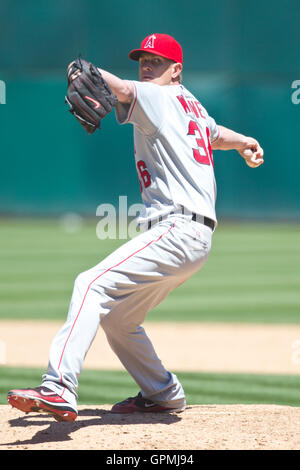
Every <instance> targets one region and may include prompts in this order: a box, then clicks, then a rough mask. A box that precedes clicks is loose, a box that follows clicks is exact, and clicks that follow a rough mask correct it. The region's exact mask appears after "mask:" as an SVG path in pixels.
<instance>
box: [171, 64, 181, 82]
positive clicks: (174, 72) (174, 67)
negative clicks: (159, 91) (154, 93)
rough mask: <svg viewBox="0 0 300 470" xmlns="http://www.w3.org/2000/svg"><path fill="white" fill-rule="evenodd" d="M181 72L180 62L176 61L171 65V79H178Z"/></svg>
mask: <svg viewBox="0 0 300 470" xmlns="http://www.w3.org/2000/svg"><path fill="white" fill-rule="evenodd" d="M181 72H182V64H181V63H180V62H176V63H175V64H173V65H172V79H173V80H174V81H178V80H179V78H180V75H181Z"/></svg>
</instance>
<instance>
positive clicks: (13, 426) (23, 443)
mask: <svg viewBox="0 0 300 470" xmlns="http://www.w3.org/2000/svg"><path fill="white" fill-rule="evenodd" d="M110 407H111V406H110V405H99V406H80V407H79V416H78V418H77V420H76V421H74V422H73V423H58V422H56V421H55V420H53V418H51V417H49V416H47V415H43V414H35V413H30V414H28V415H25V414H24V413H22V412H20V411H18V410H16V409H12V408H11V407H10V406H1V407H0V443H1V444H0V450H7V449H13V450H24V449H28V450H41V449H44V450H51V449H52V450H74V449H79V450H128V449H129V450H174V449H176V450H188V449H194V450H202V449H208V450H214V449H217V450H223V449H224V450H225V449H241V450H246V449H251V450H253V449H259V450H270V449H287V450H291V449H297V450H300V439H299V436H300V408H293V407H288V406H275V405H226V406H224V405H197V406H189V407H188V408H187V410H186V411H185V412H184V413H180V414H175V413H170V414H159V413H157V414H142V413H135V414H133V415H123V416H122V415H113V414H111V413H110V412H109V410H110Z"/></svg>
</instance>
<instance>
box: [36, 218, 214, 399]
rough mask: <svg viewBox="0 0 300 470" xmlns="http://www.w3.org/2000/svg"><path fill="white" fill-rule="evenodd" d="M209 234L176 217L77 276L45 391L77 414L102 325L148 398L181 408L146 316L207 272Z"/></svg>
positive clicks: (196, 224) (179, 394) (177, 390)
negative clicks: (148, 331) (147, 328)
mask: <svg viewBox="0 0 300 470" xmlns="http://www.w3.org/2000/svg"><path fill="white" fill-rule="evenodd" d="M212 234H213V232H212V230H211V229H210V228H209V227H207V226H205V225H203V224H202V223H200V222H195V221H192V220H191V216H189V215H183V214H180V215H178V214H177V215H176V214H172V215H170V216H168V217H167V218H166V219H164V220H163V221H162V222H159V223H157V224H156V225H154V226H153V228H151V229H150V230H148V231H145V232H142V233H140V234H139V235H137V236H136V237H135V238H133V239H131V240H129V241H128V242H126V243H125V244H124V245H122V246H121V247H120V248H118V249H117V250H116V251H114V252H113V253H112V254H111V255H109V256H108V257H107V258H105V259H104V260H103V261H101V262H100V263H99V264H97V265H96V266H95V267H93V268H91V269H89V270H87V271H85V272H83V273H81V274H79V275H78V276H77V278H76V280H75V284H74V290H73V294H72V298H71V303H70V307H69V312H68V317H67V320H66V323H65V324H64V326H63V327H62V328H61V330H60V331H59V332H58V334H57V335H56V337H55V338H54V340H53V342H52V345H51V348H50V357H49V365H48V370H47V372H46V374H45V375H43V378H42V384H43V385H44V386H47V387H49V388H50V389H51V390H54V391H55V392H56V393H58V394H59V395H60V396H63V397H64V398H65V399H66V400H67V401H68V402H69V403H70V404H72V405H73V406H74V407H75V408H76V407H77V398H78V397H77V387H78V378H79V375H80V373H81V370H82V366H83V362H84V358H85V356H86V354H87V352H88V350H89V348H90V346H91V344H92V342H93V340H94V338H95V335H96V333H97V330H98V327H99V324H100V325H101V326H102V328H103V329H104V331H105V334H106V337H107V340H108V342H109V344H110V346H111V348H112V350H113V351H114V352H115V354H116V355H117V356H118V358H119V360H120V361H121V363H122V364H123V366H124V367H125V369H126V370H127V371H128V372H129V374H131V376H132V377H133V379H134V380H135V382H136V383H137V384H138V386H139V388H140V390H141V392H142V395H143V396H144V397H145V398H149V399H151V400H152V401H154V402H155V403H158V404H160V405H163V406H166V407H170V408H182V407H184V406H185V394H184V390H183V388H182V385H181V384H180V382H179V380H178V378H177V377H176V375H175V374H173V373H171V372H169V371H167V370H166V369H165V368H164V366H163V364H162V363H161V361H160V359H159V358H158V356H157V354H156V352H155V350H154V347H153V345H152V343H151V341H150V339H149V338H148V336H147V334H146V332H145V330H144V328H143V327H142V326H141V325H142V323H143V322H144V320H145V318H146V315H147V313H148V312H149V310H151V309H153V308H154V307H156V306H157V305H158V304H159V303H160V302H162V300H163V299H165V298H166V297H167V295H168V294H169V293H170V292H171V291H172V290H173V289H175V288H176V287H178V286H179V285H181V284H182V283H183V282H185V281H186V280H187V279H189V278H190V277H191V276H192V275H193V274H194V273H195V272H196V271H198V270H199V269H200V268H201V267H202V266H203V265H204V263H205V262H206V260H207V258H208V255H209V252H210V248H211V240H212ZM200 295H201V294H199V296H200ZM182 314H183V315H184V312H182ZM178 347H180V344H179V345H178ZM124 398H126V397H124Z"/></svg>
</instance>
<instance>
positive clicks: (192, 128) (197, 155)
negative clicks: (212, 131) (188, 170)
mask: <svg viewBox="0 0 300 470" xmlns="http://www.w3.org/2000/svg"><path fill="white" fill-rule="evenodd" d="M196 132H197V133H198V137H197V136H196ZM188 135H194V136H196V143H197V148H193V154H194V159H195V160H196V161H197V162H198V163H202V164H203V165H210V164H212V165H213V159H212V150H211V145H210V140H209V129H208V127H207V128H206V136H207V142H208V145H207V146H206V143H205V140H204V138H203V135H202V133H201V130H200V127H199V126H198V124H197V122H195V121H190V122H189V130H188Z"/></svg>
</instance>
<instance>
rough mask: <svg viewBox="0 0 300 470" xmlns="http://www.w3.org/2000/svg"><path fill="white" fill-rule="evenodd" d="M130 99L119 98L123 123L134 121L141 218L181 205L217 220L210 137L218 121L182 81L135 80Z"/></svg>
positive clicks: (215, 134) (214, 135)
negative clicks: (180, 83) (124, 101)
mask: <svg viewBox="0 0 300 470" xmlns="http://www.w3.org/2000/svg"><path fill="white" fill-rule="evenodd" d="M132 83H133V85H134V99H133V101H132V103H131V105H124V104H122V103H118V104H117V106H116V117H117V120H118V122H119V123H120V124H125V123H131V124H133V125H134V152H135V159H136V168H137V173H138V177H139V182H140V187H141V193H142V199H143V202H144V206H145V211H144V213H142V214H141V215H140V218H139V222H140V223H143V222H145V221H147V220H149V219H153V218H157V217H159V216H160V215H165V214H167V213H169V212H171V211H176V210H178V209H179V208H180V207H181V206H183V207H184V208H185V210H187V211H190V212H195V213H197V214H200V215H203V216H206V217H209V218H211V219H213V220H214V221H216V214H215V201H216V183H215V176H214V167H213V156H212V150H211V143H212V142H213V141H214V140H216V139H217V138H218V126H217V125H216V122H215V121H214V119H213V118H212V117H210V116H209V115H208V113H207V111H206V110H205V108H204V107H203V106H202V105H201V104H200V102H199V101H198V100H197V99H196V98H195V96H193V95H192V94H191V93H190V92H189V91H188V90H187V89H186V88H185V87H184V86H183V85H170V86H160V85H156V84H153V83H144V82H137V81H133V82H132Z"/></svg>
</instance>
